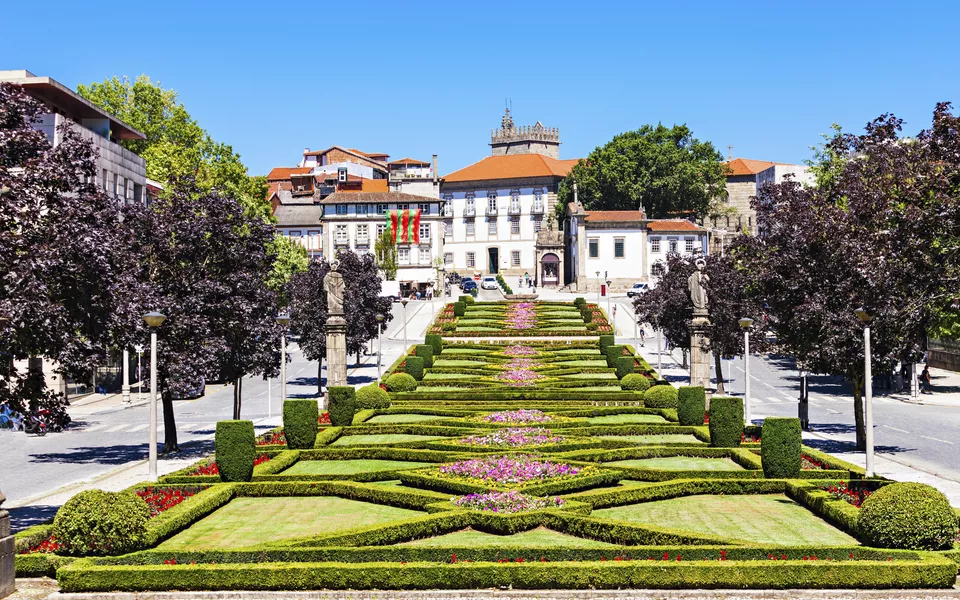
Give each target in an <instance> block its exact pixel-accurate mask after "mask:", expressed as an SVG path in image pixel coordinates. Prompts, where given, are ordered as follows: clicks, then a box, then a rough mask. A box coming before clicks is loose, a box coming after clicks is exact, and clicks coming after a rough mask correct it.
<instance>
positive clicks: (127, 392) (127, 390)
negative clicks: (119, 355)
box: [120, 348, 130, 404]
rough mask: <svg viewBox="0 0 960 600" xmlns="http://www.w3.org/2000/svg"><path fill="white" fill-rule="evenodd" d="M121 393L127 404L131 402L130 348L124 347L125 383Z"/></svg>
mask: <svg viewBox="0 0 960 600" xmlns="http://www.w3.org/2000/svg"><path fill="white" fill-rule="evenodd" d="M120 394H121V396H122V397H123V402H124V403H125V404H130V350H128V349H127V348H124V349H123V385H122V386H121V387H120Z"/></svg>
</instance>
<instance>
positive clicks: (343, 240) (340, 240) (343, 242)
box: [333, 237, 350, 246]
mask: <svg viewBox="0 0 960 600" xmlns="http://www.w3.org/2000/svg"><path fill="white" fill-rule="evenodd" d="M333 243H334V245H335V246H349V245H350V239H349V238H345V237H344V238H337V239H335V240H333Z"/></svg>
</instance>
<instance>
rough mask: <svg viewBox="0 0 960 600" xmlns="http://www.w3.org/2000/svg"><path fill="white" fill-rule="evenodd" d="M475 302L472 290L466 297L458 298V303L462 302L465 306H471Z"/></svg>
mask: <svg viewBox="0 0 960 600" xmlns="http://www.w3.org/2000/svg"><path fill="white" fill-rule="evenodd" d="M476 301H477V300H476V298H474V297H473V290H470V294H468V295H466V296H460V302H463V303H464V304H465V305H466V304H473V303H474V302H476Z"/></svg>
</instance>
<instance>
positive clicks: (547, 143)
mask: <svg viewBox="0 0 960 600" xmlns="http://www.w3.org/2000/svg"><path fill="white" fill-rule="evenodd" d="M490 148H491V154H492V155H493V156H504V155H509V154H542V155H544V156H549V157H550V158H560V129H559V128H557V127H544V126H543V123H541V122H540V121H537V124H536V125H521V126H520V127H517V126H515V125H514V124H513V117H512V116H511V115H510V109H509V108H507V109H506V112H505V113H504V115H503V118H502V119H501V120H500V129H494V130H493V131H492V132H491V134H490Z"/></svg>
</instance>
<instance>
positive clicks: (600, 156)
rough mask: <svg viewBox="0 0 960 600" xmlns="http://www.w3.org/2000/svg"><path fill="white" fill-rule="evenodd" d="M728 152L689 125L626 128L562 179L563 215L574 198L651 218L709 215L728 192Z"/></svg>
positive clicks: (589, 206)
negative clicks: (714, 203)
mask: <svg viewBox="0 0 960 600" xmlns="http://www.w3.org/2000/svg"><path fill="white" fill-rule="evenodd" d="M725 170H726V167H725V166H724V163H723V155H722V154H720V153H719V152H717V150H716V149H715V148H714V147H713V144H712V143H710V142H701V141H700V140H698V139H696V138H695V137H693V132H691V131H690V129H689V128H688V127H687V126H686V125H674V126H673V127H666V126H664V125H663V124H657V126H656V127H654V126H652V125H644V126H643V127H641V128H640V129H638V130H636V131H629V132H627V133H621V134H620V135H618V136H616V137H614V138H613V139H612V140H611V141H609V142H608V143H607V144H605V145H603V146H600V147H598V148H596V149H595V150H594V151H593V152H591V153H590V156H588V157H587V158H586V159H583V160H581V161H580V162H579V163H577V164H576V165H575V166H574V167H573V169H572V170H571V171H570V173H569V174H568V175H567V177H566V178H565V179H564V180H563V181H562V182H561V183H560V187H559V190H558V192H557V196H558V199H559V200H560V201H559V202H558V203H557V207H558V208H557V210H558V215H557V216H558V218H559V219H561V220H562V219H563V212H562V211H563V210H564V209H565V207H566V204H567V203H568V202H570V201H571V200H572V199H573V182H574V181H576V182H577V188H578V194H579V199H580V201H581V202H582V203H583V205H584V208H586V209H587V210H590V209H593V210H637V209H639V208H640V207H643V209H644V210H645V211H646V213H647V215H648V216H649V217H651V218H664V217H670V216H678V215H685V216H686V215H695V216H697V217H703V216H705V215H707V213H708V212H709V211H710V206H711V201H712V200H714V199H716V198H718V197H720V196H721V195H722V194H723V191H724V184H725Z"/></svg>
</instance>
